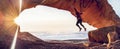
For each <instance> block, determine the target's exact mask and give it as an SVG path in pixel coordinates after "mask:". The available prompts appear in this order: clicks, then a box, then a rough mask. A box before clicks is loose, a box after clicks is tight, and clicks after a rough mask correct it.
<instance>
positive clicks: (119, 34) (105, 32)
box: [88, 26, 120, 43]
mask: <svg viewBox="0 0 120 49" xmlns="http://www.w3.org/2000/svg"><path fill="white" fill-rule="evenodd" d="M119 29H120V27H118V26H109V27H103V28H99V29H97V30H93V31H90V32H89V33H88V36H89V41H90V42H98V43H108V42H109V43H110V42H113V41H116V40H118V39H120V31H119Z"/></svg>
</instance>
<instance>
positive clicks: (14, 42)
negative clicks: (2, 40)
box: [11, 27, 19, 49]
mask: <svg viewBox="0 0 120 49" xmlns="http://www.w3.org/2000/svg"><path fill="white" fill-rule="evenodd" d="M18 30H19V27H17V29H16V32H15V36H14V38H13V42H12V46H11V49H15V45H16V41H17V36H18Z"/></svg>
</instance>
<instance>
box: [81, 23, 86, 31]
mask: <svg viewBox="0 0 120 49" xmlns="http://www.w3.org/2000/svg"><path fill="white" fill-rule="evenodd" d="M80 25H81V26H82V27H83V28H84V30H85V31H86V28H85V26H84V25H83V24H82V22H80Z"/></svg>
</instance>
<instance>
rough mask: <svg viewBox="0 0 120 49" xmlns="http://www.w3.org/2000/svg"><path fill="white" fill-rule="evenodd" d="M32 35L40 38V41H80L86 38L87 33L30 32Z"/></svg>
mask: <svg viewBox="0 0 120 49" xmlns="http://www.w3.org/2000/svg"><path fill="white" fill-rule="evenodd" d="M31 34H32V35H34V36H36V37H37V38H40V39H42V40H73V39H74V40H80V39H87V38H88V31H86V32H85V31H84V32H83V31H82V32H73V33H56V34H51V33H45V32H41V33H38V32H31Z"/></svg>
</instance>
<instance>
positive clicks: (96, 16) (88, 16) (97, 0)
mask: <svg viewBox="0 0 120 49" xmlns="http://www.w3.org/2000/svg"><path fill="white" fill-rule="evenodd" d="M41 1H42V2H41ZM23 2H24V4H25V5H23V9H26V8H30V7H35V6H36V5H45V6H51V7H55V8H58V9H63V10H68V11H70V12H71V13H72V14H73V15H75V11H74V9H73V8H74V7H75V8H76V9H77V10H78V11H79V12H83V15H82V19H83V21H84V22H87V23H89V24H90V25H92V26H94V27H97V28H102V27H106V26H111V25H116V24H120V18H119V17H118V16H117V15H116V14H115V12H114V10H113V9H112V7H111V6H110V4H109V3H108V2H107V0H31V1H27V0H25V1H23Z"/></svg>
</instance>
